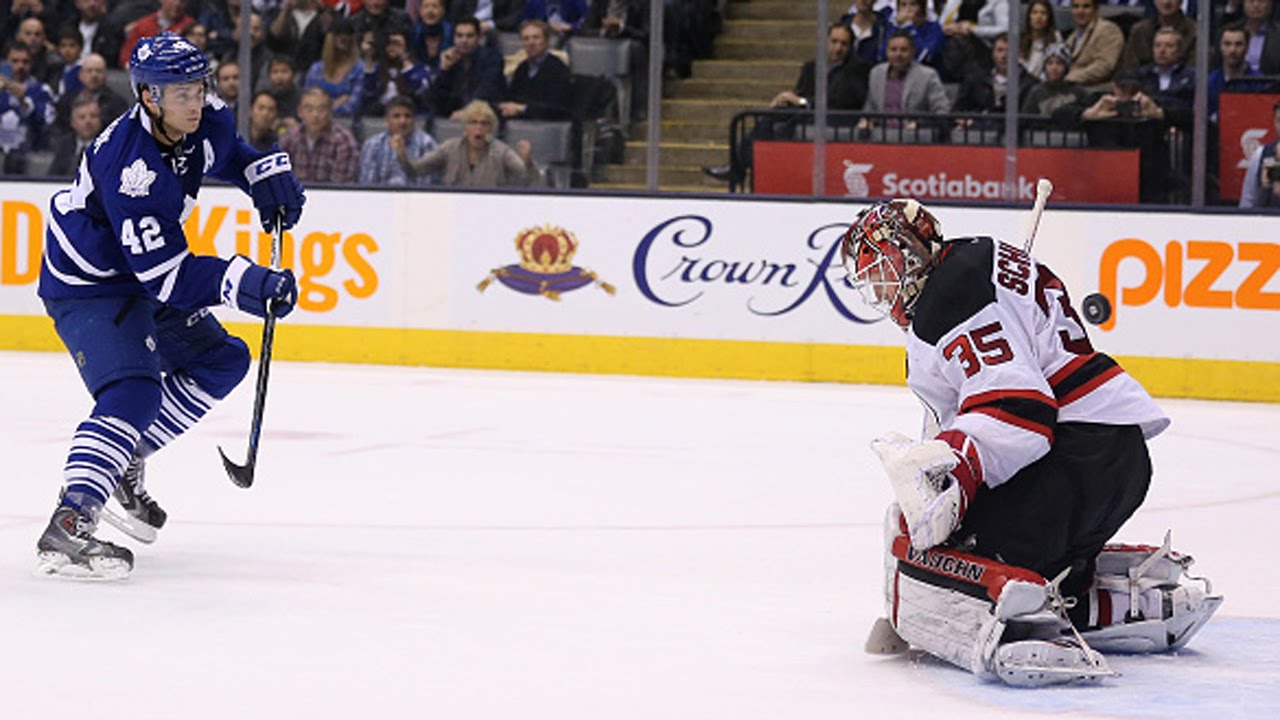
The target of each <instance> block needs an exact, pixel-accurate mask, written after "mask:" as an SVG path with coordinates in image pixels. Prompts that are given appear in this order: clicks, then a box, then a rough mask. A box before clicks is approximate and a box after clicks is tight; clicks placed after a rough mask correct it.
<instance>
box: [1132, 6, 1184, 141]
mask: <svg viewBox="0 0 1280 720" xmlns="http://www.w3.org/2000/svg"><path fill="white" fill-rule="evenodd" d="M1182 43H1183V38H1182V36H1181V35H1179V34H1178V31H1177V30H1175V29H1173V28H1171V27H1162V28H1160V29H1159V30H1157V31H1156V35H1155V40H1154V41H1153V44H1152V57H1153V60H1152V62H1150V63H1147V64H1146V65H1143V66H1142V67H1141V68H1139V69H1138V73H1139V77H1140V78H1141V82H1142V91H1143V93H1145V94H1146V95H1147V96H1148V97H1150V98H1151V99H1152V100H1154V101H1155V103H1156V105H1158V106H1159V107H1160V109H1161V111H1162V112H1163V113H1164V119H1165V120H1166V122H1167V123H1168V125H1169V126H1170V127H1176V128H1178V129H1180V130H1188V131H1189V130H1190V129H1191V124H1192V121H1193V118H1192V105H1191V103H1192V101H1193V100H1194V99H1195V96H1196V72H1195V68H1193V67H1191V65H1190V64H1188V63H1186V62H1184V61H1183V58H1184V54H1183V47H1182Z"/></svg>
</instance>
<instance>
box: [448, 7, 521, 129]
mask: <svg viewBox="0 0 1280 720" xmlns="http://www.w3.org/2000/svg"><path fill="white" fill-rule="evenodd" d="M505 87H506V84H505V83H504V82H503V78H502V56H501V55H499V54H498V51H497V50H494V49H493V48H489V47H483V46H481V45H480V22H479V21H478V20H476V19H475V18H468V19H464V20H460V21H458V22H456V23H454V25H453V47H451V48H449V49H448V50H445V51H444V52H443V53H442V54H441V55H440V75H439V76H438V77H437V78H436V81H435V83H434V84H433V86H432V88H431V106H432V112H433V113H434V114H435V116H436V117H447V118H451V119H453V120H459V119H461V118H462V108H463V107H465V106H466V105H467V104H469V103H470V102H471V101H473V100H483V101H485V102H490V103H493V102H498V101H500V100H501V99H502V94H503V92H504V91H505Z"/></svg>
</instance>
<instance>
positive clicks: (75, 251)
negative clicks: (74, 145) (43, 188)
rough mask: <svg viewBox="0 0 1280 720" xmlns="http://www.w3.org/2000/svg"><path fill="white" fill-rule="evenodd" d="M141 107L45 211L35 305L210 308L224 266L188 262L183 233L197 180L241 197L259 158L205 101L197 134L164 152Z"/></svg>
mask: <svg viewBox="0 0 1280 720" xmlns="http://www.w3.org/2000/svg"><path fill="white" fill-rule="evenodd" d="M151 126H152V121H151V118H150V117H149V116H148V115H147V113H146V112H145V111H144V110H143V109H142V106H141V105H140V104H137V103H135V104H134V106H133V107H132V108H131V109H130V110H129V111H128V112H126V113H125V114H123V115H121V116H120V117H119V118H117V119H116V120H115V122H113V123H111V124H110V125H108V126H107V128H106V129H105V130H103V131H102V133H101V134H99V135H98V137H97V139H95V140H94V141H93V144H92V145H90V146H89V147H88V148H87V149H86V150H85V153H84V157H83V158H82V159H81V162H80V169H79V171H78V173H77V175H76V179H75V182H73V183H72V185H71V187H69V188H66V189H64V190H61V191H59V192H58V193H56V194H55V195H54V196H53V199H52V200H51V201H50V203H49V214H48V229H47V231H46V232H45V245H44V264H43V267H42V268H41V271H40V291H39V294H40V297H42V298H72V297H104V296H106V297H110V296H122V295H150V296H152V297H155V298H157V299H159V300H160V301H162V302H166V303H169V304H170V305H174V306H176V307H180V308H187V309H196V308H202V307H208V306H212V305H217V304H218V302H219V299H218V285H219V282H220V281H221V279H222V275H223V272H224V271H225V270H226V267H227V261H226V260H222V259H220V258H216V257H201V256H196V255H192V254H191V252H190V250H189V249H188V247H187V240H186V236H185V235H184V234H183V230H182V223H183V221H184V220H186V218H187V214H188V213H190V211H191V208H192V207H193V206H194V205H195V200H196V194H197V193H198V192H199V191H200V185H201V182H202V181H203V179H204V176H205V175H210V176H213V177H216V178H219V179H222V180H226V181H227V182H230V183H232V184H234V185H236V186H237V187H239V188H240V189H241V190H244V191H246V192H248V189H249V186H248V183H247V181H246V180H245V177H244V170H245V167H246V166H247V165H248V164H250V163H252V162H253V161H254V160H257V159H258V158H259V157H261V156H262V153H261V152H258V151H257V150H255V149H254V148H252V147H251V146H249V145H247V144H246V143H245V142H244V141H243V140H241V139H240V137H239V136H238V135H236V131H235V118H234V117H232V115H231V111H230V110H228V109H227V107H226V105H224V104H223V103H222V101H221V100H219V99H217V98H216V97H214V96H208V97H207V98H206V101H205V106H204V112H203V115H202V116H201V120H200V125H199V127H197V128H196V130H195V132H193V133H190V134H188V135H185V136H183V137H182V139H181V140H180V141H179V142H178V143H177V145H175V146H174V147H173V148H170V149H167V150H165V149H162V148H161V146H160V145H159V143H157V142H156V140H155V138H154V137H153V136H152V134H151Z"/></svg>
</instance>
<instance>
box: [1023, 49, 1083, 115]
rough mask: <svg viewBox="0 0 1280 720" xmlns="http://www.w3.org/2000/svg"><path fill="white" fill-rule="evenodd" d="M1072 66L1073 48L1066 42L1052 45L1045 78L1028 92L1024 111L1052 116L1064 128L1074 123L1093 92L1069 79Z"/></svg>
mask: <svg viewBox="0 0 1280 720" xmlns="http://www.w3.org/2000/svg"><path fill="white" fill-rule="evenodd" d="M1070 69H1071V51H1070V50H1068V49H1067V48H1066V46H1064V45H1050V46H1049V50H1048V52H1046V53H1045V57H1044V81H1043V82H1041V83H1039V84H1038V85H1036V86H1035V87H1033V88H1031V89H1030V90H1028V91H1027V95H1026V98H1025V99H1023V101H1022V112H1023V113H1024V114H1026V115H1040V116H1042V117H1047V118H1052V119H1053V121H1054V122H1053V124H1054V125H1057V126H1060V127H1066V126H1070V125H1074V124H1075V120H1076V119H1078V118H1079V117H1080V113H1082V112H1084V108H1085V100H1086V99H1088V97H1089V93H1088V92H1086V91H1085V89H1084V88H1082V87H1080V86H1079V85H1077V84H1075V83H1073V82H1071V81H1070V80H1068V79H1067V71H1069V70H1070Z"/></svg>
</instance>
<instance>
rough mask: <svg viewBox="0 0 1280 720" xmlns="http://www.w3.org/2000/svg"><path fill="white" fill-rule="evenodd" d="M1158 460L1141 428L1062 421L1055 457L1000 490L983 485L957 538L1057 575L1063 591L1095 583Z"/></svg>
mask: <svg viewBox="0 0 1280 720" xmlns="http://www.w3.org/2000/svg"><path fill="white" fill-rule="evenodd" d="M1150 482H1151V458H1150V456H1149V455H1148V454H1147V444H1146V440H1144V439H1143V437H1142V431H1141V429H1139V428H1138V427H1137V426H1134V425H1095V424H1091V423H1062V424H1059V425H1058V426H1057V428H1056V431H1055V433H1054V441H1053V447H1052V449H1051V450H1050V451H1049V453H1048V454H1047V455H1045V456H1044V457H1042V458H1040V459H1039V460H1038V461H1036V462H1034V463H1032V464H1031V465H1028V466H1027V467H1025V468H1023V469H1022V470H1021V471H1020V472H1019V473H1018V474H1016V475H1014V476H1013V477H1012V478H1010V479H1009V480H1008V482H1005V483H1004V484H1003V485H1000V486H999V487H997V488H994V489H993V488H990V487H987V486H985V485H983V486H980V487H979V490H978V493H977V495H976V497H974V499H973V502H972V503H971V504H970V506H969V511H968V513H967V514H966V515H965V518H964V521H963V522H962V523H961V525H960V528H959V529H958V530H957V532H956V533H955V534H953V535H952V537H951V540H952V542H953V543H955V544H956V545H957V546H959V547H961V548H963V549H966V550H969V551H971V552H974V553H976V554H978V555H982V556H985V557H990V558H995V559H997V560H1000V561H1002V562H1005V563H1008V564H1010V565H1016V566H1018V567H1023V568H1027V569H1028V570H1033V571H1035V572H1037V573H1039V574H1040V575H1042V576H1043V577H1045V578H1046V579H1049V580H1052V579H1053V578H1054V577H1056V576H1057V575H1058V574H1059V573H1060V572H1062V570H1063V569H1064V568H1068V567H1069V568H1071V572H1070V574H1069V575H1068V576H1067V579H1066V580H1065V581H1064V582H1063V584H1062V586H1061V591H1062V595H1063V596H1064V597H1070V596H1073V595H1079V594H1081V593H1083V592H1084V591H1085V590H1088V588H1089V586H1090V585H1091V584H1092V582H1093V573H1094V564H1095V561H1096V558H1097V556H1098V553H1099V552H1100V551H1101V550H1102V546H1103V545H1104V544H1106V543H1107V542H1108V541H1109V540H1110V539H1111V537H1112V536H1113V535H1114V534H1115V533H1116V531H1117V530H1119V529H1120V526H1121V525H1123V524H1124V522H1125V521H1126V520H1128V519H1129V516H1130V515H1132V514H1133V513H1134V511H1135V510H1137V509H1138V506H1139V505H1141V504H1142V500H1143V498H1145V497H1146V494H1147V486H1148V485H1149V484H1150Z"/></svg>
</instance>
